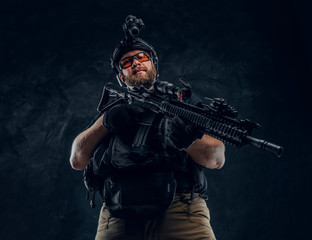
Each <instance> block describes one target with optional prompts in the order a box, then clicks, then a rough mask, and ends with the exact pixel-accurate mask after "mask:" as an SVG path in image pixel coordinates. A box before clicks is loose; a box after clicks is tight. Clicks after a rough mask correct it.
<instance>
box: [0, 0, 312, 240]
mask: <svg viewBox="0 0 312 240" xmlns="http://www.w3.org/2000/svg"><path fill="white" fill-rule="evenodd" d="M251 2H252V3H251ZM309 12H310V8H309V6H308V5H307V4H306V3H305V2H304V1H290V0H286V1H277V0H275V1H269V0H267V1H244V0H239V1H230V0H218V1H217V0H211V1H201V0H198V1H189V0H172V1H165V0H154V1H118V0H116V1H110V2H108V1H104V0H92V1H87V0H81V1H73V0H70V1H39V0H31V1H18V0H13V1H2V2H1V8H0V16H1V17H0V20H1V21H0V53H1V54H0V70H1V73H0V81H1V89H0V94H1V103H0V110H1V113H0V114H1V120H0V133H1V138H0V149H1V155H0V158H1V160H0V164H1V165H0V171H1V172H0V178H1V181H0V186H1V200H0V203H1V211H0V214H1V216H0V219H1V226H0V231H1V232H0V234H1V235H0V239H3V240H11V239H12V240H13V239H22V238H23V239H58V240H62V239H64V240H65V239H66V240H69V239H72V240H82V239H93V237H94V233H95V230H96V224H97V217H98V212H99V208H100V206H99V205H100V204H98V205H97V208H96V209H95V210H94V209H91V208H89V206H88V202H87V201H85V200H84V196H85V189H84V186H83V184H82V173H81V172H78V171H74V170H72V169H71V167H70V165H69V161H68V159H69V154H70V148H71V143H72V141H73V139H74V137H75V136H76V135H77V134H78V133H79V132H80V131H82V130H83V129H84V127H86V125H87V124H88V123H89V122H90V121H91V120H92V118H93V117H94V116H95V114H96V107H97V104H98V101H99V98H100V94H101V91H102V87H103V85H104V84H105V83H107V82H108V81H115V78H114V74H113V71H112V70H111V69H110V65H109V64H110V62H109V59H110V57H111V54H112V51H113V49H114V47H115V45H116V44H117V43H118V42H119V41H120V40H121V38H122V35H123V33H122V30H121V24H122V23H123V21H124V19H125V17H126V16H127V15H128V14H133V15H136V16H138V17H140V18H142V19H143V20H144V22H145V24H146V29H145V30H144V32H143V34H142V38H144V39H145V40H146V41H148V42H150V43H151V44H152V45H153V46H154V47H155V48H156V50H157V52H158V55H159V58H160V76H161V77H160V79H161V80H166V81H170V82H172V83H175V82H176V81H177V79H178V78H179V77H184V78H186V79H187V80H189V82H190V83H191V84H192V85H193V89H194V91H195V92H196V93H197V94H199V95H200V96H201V97H204V96H208V97H223V98H225V99H227V100H228V102H229V103H231V105H233V106H235V107H236V108H237V109H238V110H239V113H240V115H239V116H240V117H241V118H249V119H252V120H254V121H257V122H259V123H261V124H262V126H263V127H264V129H262V130H259V131H255V132H254V135H255V136H257V137H262V138H267V139H269V140H271V141H273V142H276V143H279V144H281V145H283V146H284V147H285V154H284V156H283V157H282V158H279V159H278V158H275V157H274V156H272V155H271V154H269V153H265V152H261V151H259V150H257V149H254V148H252V147H247V146H246V147H243V148H241V149H234V148H232V147H230V146H227V151H226V161H227V162H226V165H225V166H224V167H223V168H222V169H221V170H207V171H206V173H207V178H208V181H209V190H208V195H209V200H208V205H209V207H210V210H211V217H212V225H213V227H214V230H215V233H216V235H217V238H218V239H219V240H236V239H246V240H247V239H248V240H249V239H254V240H260V239H261V240H264V239H266V240H269V239H307V236H308V233H309V221H310V219H309V215H310V213H311V207H310V201H311V197H310V195H309V194H310V193H311V186H310V182H311V181H310V180H311V178H310V173H311V170H312V166H311V152H310V142H309V139H310V137H309V134H310V133H311V128H310V127H309V124H310V120H311V119H310V118H309V112H310V111H311V109H310V107H309V106H310V89H309V87H308V86H309V85H308V84H309V82H310V81H311V63H312V62H311V57H312V54H311V51H312V50H311V41H312V37H311V29H310V26H309V25H310V22H311V17H310V16H309V15H308V14H309ZM97 202H98V203H99V199H98V201H97Z"/></svg>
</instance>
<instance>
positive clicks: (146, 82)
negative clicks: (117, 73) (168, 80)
mask: <svg viewBox="0 0 312 240" xmlns="http://www.w3.org/2000/svg"><path fill="white" fill-rule="evenodd" d="M123 79H124V81H125V83H126V84H127V85H128V86H131V87H139V86H140V85H143V86H144V87H145V88H147V89H149V88H150V87H151V86H153V83H154V82H155V79H156V69H155V67H154V66H152V67H151V68H149V69H148V68H147V67H137V68H134V69H133V74H131V75H127V76H125V75H124V77H123Z"/></svg>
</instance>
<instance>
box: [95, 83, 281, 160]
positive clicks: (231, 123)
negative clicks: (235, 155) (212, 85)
mask: <svg viewBox="0 0 312 240" xmlns="http://www.w3.org/2000/svg"><path fill="white" fill-rule="evenodd" d="M180 83H181V84H182V85H183V87H182V88H180V87H177V86H174V85H173V84H171V83H168V82H163V81H156V82H155V84H154V88H153V89H152V90H148V89H146V88H144V87H143V86H141V87H140V88H135V89H132V90H130V89H128V88H125V87H119V86H115V85H113V84H111V83H108V84H106V85H105V86H104V89H103V94H102V98H101V101H100V104H99V106H98V109H97V110H98V111H99V112H101V113H103V112H105V111H106V110H107V109H109V108H111V107H113V106H115V105H117V104H120V103H124V102H127V103H129V104H137V105H139V106H142V107H145V108H148V109H150V110H152V111H153V112H155V113H158V114H164V115H165V116H166V117H168V118H172V117H173V116H174V115H177V116H179V117H180V118H181V119H182V120H183V121H185V122H186V123H188V124H192V125H193V126H195V127H197V128H198V129H202V130H203V133H205V134H207V135H209V136H212V137H214V138H217V139H219V140H221V141H223V142H224V143H228V144H230V145H233V146H235V147H240V146H243V145H246V144H251V145H253V146H255V147H257V148H260V149H262V150H265V151H269V152H272V153H274V154H275V155H276V156H278V157H280V156H281V155H282V152H283V147H281V146H278V145H276V144H273V143H270V142H268V141H266V140H262V139H258V138H255V137H252V136H251V131H252V130H253V129H255V128H259V127H260V125H259V124H257V123H254V122H252V121H250V120H248V119H237V111H236V110H235V109H234V108H233V107H232V106H230V105H228V104H227V102H226V101H225V100H224V99H222V98H213V99H209V98H205V99H207V100H209V101H210V103H209V104H202V106H194V105H191V104H188V103H185V102H184V101H183V100H185V99H188V98H189V97H191V94H192V92H191V86H190V85H189V83H188V82H186V81H185V80H183V79H180ZM112 98H113V99H114V101H109V100H110V99H112Z"/></svg>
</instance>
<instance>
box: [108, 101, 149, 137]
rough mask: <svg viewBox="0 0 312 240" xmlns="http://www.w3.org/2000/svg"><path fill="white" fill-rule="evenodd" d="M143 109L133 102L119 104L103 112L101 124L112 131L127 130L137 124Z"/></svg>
mask: <svg viewBox="0 0 312 240" xmlns="http://www.w3.org/2000/svg"><path fill="white" fill-rule="evenodd" d="M143 113H144V109H143V108H141V107H139V106H138V105H134V104H120V105H117V106H115V107H113V108H111V109H109V110H108V111H106V112H105V113H104V116H103V125H104V126H105V127H106V128H108V129H109V130H111V131H113V132H116V133H117V132H121V131H122V132H124V131H129V129H133V128H134V127H135V126H137V123H138V119H139V118H140V117H141V116H142V115H143Z"/></svg>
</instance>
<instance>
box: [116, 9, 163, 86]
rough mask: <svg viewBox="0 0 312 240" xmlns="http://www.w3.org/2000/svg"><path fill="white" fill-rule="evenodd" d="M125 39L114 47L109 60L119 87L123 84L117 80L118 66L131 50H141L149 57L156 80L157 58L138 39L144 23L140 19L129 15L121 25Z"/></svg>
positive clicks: (146, 45) (150, 48)
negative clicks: (154, 70)
mask: <svg viewBox="0 0 312 240" xmlns="http://www.w3.org/2000/svg"><path fill="white" fill-rule="evenodd" d="M122 27H123V30H124V33H125V38H124V39H123V40H122V41H121V42H120V43H119V44H118V45H117V46H116V48H115V50H114V52H113V56H112V58H111V67H112V68H113V69H114V70H115V72H116V78H117V80H118V83H119V84H120V86H122V85H123V82H122V81H121V79H120V78H119V73H120V71H121V67H120V65H119V63H120V60H121V58H122V56H123V55H124V54H125V53H127V52H129V51H133V50H143V51H146V52H147V53H148V54H149V55H150V57H151V61H152V63H153V65H154V67H155V69H156V79H157V78H158V57H157V54H156V52H155V50H154V48H153V47H152V46H151V45H150V44H148V43H147V42H145V41H144V40H142V39H141V38H138V37H137V36H138V35H139V33H140V31H141V30H142V29H143V28H144V23H143V21H142V20H141V19H138V18H137V17H135V16H132V15H129V16H127V17H126V21H125V23H124V24H123V25H122Z"/></svg>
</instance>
